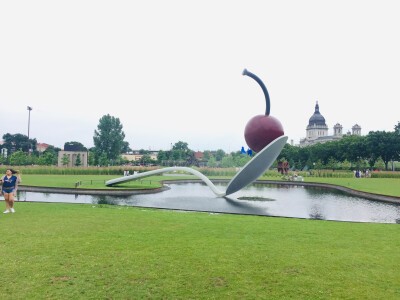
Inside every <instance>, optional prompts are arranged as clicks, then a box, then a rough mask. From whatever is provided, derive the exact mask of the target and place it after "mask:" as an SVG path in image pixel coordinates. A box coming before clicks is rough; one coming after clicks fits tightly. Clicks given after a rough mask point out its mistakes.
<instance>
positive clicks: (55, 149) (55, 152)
mask: <svg viewBox="0 0 400 300" xmlns="http://www.w3.org/2000/svg"><path fill="white" fill-rule="evenodd" d="M60 151H61V149H60V148H58V147H54V146H48V147H47V148H46V150H44V152H43V154H45V153H51V154H52V155H53V156H54V157H58V152H60Z"/></svg>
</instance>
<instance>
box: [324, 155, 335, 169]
mask: <svg viewBox="0 0 400 300" xmlns="http://www.w3.org/2000/svg"><path fill="white" fill-rule="evenodd" d="M326 166H327V167H328V168H329V169H331V170H333V171H335V169H337V162H336V160H335V159H334V158H333V157H330V158H329V159H328V163H327V164H326Z"/></svg>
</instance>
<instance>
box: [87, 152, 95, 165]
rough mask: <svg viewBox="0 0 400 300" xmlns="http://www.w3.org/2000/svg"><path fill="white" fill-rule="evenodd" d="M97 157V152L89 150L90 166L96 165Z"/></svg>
mask: <svg viewBox="0 0 400 300" xmlns="http://www.w3.org/2000/svg"><path fill="white" fill-rule="evenodd" d="M95 159H96V157H95V154H94V153H93V152H92V151H89V154H88V164H89V166H94V165H95V164H96V162H95Z"/></svg>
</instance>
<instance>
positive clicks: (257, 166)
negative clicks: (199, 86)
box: [106, 69, 288, 197]
mask: <svg viewBox="0 0 400 300" xmlns="http://www.w3.org/2000/svg"><path fill="white" fill-rule="evenodd" d="M243 75H247V76H249V77H251V78H253V79H254V80H256V81H257V83H258V84H260V86H261V88H262V90H263V92H264V94H265V99H266V104H267V109H266V113H265V115H260V116H255V117H254V118H252V119H251V120H250V121H249V122H248V123H247V125H246V129H245V139H246V143H247V144H248V146H249V147H250V148H251V149H252V150H254V151H256V152H258V153H257V154H256V155H255V156H254V157H253V158H252V159H251V160H250V161H249V162H248V163H247V164H246V165H245V166H244V167H243V168H242V169H241V170H240V171H239V172H238V173H237V174H236V175H235V176H234V177H233V178H232V180H231V181H230V182H229V183H228V186H227V188H226V191H220V190H218V189H217V187H216V186H215V185H214V184H213V183H212V182H211V180H210V179H208V178H207V177H206V176H205V175H204V174H202V173H200V172H199V171H196V170H194V169H192V168H187V167H170V168H162V169H157V170H153V171H148V172H144V173H139V174H134V175H130V176H124V177H120V178H116V179H112V180H109V181H107V182H106V186H112V185H115V184H118V183H122V182H127V181H131V180H137V179H139V178H144V177H148V176H152V175H156V174H160V173H168V172H173V171H183V172H188V173H191V174H193V175H195V176H197V177H199V178H200V179H201V180H203V181H204V182H205V183H206V184H207V186H208V187H209V188H210V189H211V190H212V191H213V192H214V194H215V195H217V197H224V196H227V195H230V194H233V193H235V192H237V191H239V190H241V189H242V188H244V187H246V186H247V185H249V184H251V183H252V182H254V181H255V180H256V179H257V178H259V177H260V176H261V175H262V174H264V172H265V171H266V170H268V168H269V167H270V166H271V165H272V164H273V162H274V161H275V160H276V159H277V157H278V155H279V153H281V151H282V148H283V147H284V146H285V144H286V141H287V139H288V137H287V136H283V128H282V125H281V123H280V122H279V121H278V119H276V118H274V117H271V116H270V115H269V113H270V100H269V95H268V91H267V88H266V87H265V85H264V83H263V82H262V81H261V79H260V78H258V77H257V76H256V75H254V74H253V73H250V72H248V71H247V70H246V69H245V70H244V71H243Z"/></svg>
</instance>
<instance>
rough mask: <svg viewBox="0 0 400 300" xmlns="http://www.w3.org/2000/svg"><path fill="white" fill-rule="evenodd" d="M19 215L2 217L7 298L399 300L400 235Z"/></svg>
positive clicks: (392, 229)
mask: <svg viewBox="0 0 400 300" xmlns="http://www.w3.org/2000/svg"><path fill="white" fill-rule="evenodd" d="M0 204H2V205H4V203H3V202H2V203H0ZM15 208H16V211H17V212H16V213H15V214H8V215H0V236H1V240H0V253H1V255H0V274H1V278H2V284H1V285H0V298H1V299H66V298H69V299H141V298H146V299H164V298H165V299H198V298H200V299H239V298H240V299H258V298H261V299H399V298H400V273H399V270H400V251H399V249H400V227H399V225H398V224H368V223H346V222H329V221H318V220H300V219H288V218H271V217H258V216H240V215H222V214H209V213H187V212H186V213H184V212H174V211H168V210H154V209H140V208H133V207H118V206H104V205H80V204H51V203H16V206H15Z"/></svg>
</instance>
